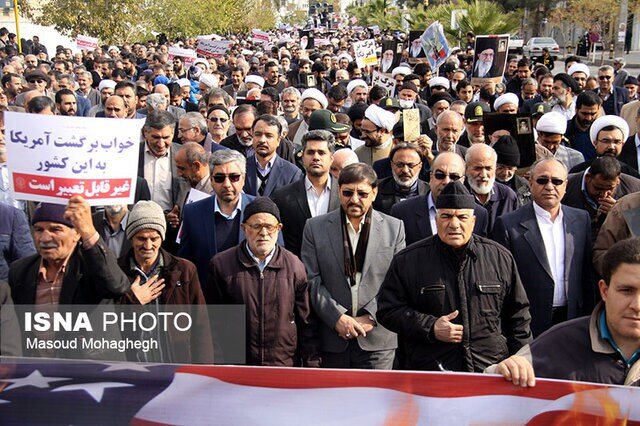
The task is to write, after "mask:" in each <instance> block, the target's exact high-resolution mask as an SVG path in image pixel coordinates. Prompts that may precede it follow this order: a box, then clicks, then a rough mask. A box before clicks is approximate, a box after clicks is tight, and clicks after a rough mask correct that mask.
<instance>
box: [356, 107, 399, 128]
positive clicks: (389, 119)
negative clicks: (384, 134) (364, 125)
mask: <svg viewBox="0 0 640 426" xmlns="http://www.w3.org/2000/svg"><path fill="white" fill-rule="evenodd" d="M364 118H366V119H367V120H369V121H371V122H372V123H373V124H375V125H376V126H378V127H382V128H383V129H387V131H389V132H390V131H392V130H393V126H394V125H395V124H396V121H397V120H396V115H395V114H394V113H392V112H391V111H386V110H384V109H382V108H380V107H379V106H377V105H369V107H368V108H367V109H366V110H365V111H364Z"/></svg>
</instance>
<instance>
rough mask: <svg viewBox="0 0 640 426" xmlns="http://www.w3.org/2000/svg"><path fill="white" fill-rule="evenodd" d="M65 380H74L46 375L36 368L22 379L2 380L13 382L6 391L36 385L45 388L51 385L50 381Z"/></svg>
mask: <svg viewBox="0 0 640 426" xmlns="http://www.w3.org/2000/svg"><path fill="white" fill-rule="evenodd" d="M63 380H72V379H69V378H66V377H45V376H43V375H42V374H40V372H39V371H38V370H35V371H34V372H33V373H31V374H29V375H28V376H27V377H23V378H21V379H10V380H2V381H3V382H9V383H12V384H11V385H9V386H7V388H6V389H5V391H8V390H11V389H17V388H21V387H24V386H34V387H36V388H39V389H45V388H48V387H50V386H49V383H53V382H60V381H63Z"/></svg>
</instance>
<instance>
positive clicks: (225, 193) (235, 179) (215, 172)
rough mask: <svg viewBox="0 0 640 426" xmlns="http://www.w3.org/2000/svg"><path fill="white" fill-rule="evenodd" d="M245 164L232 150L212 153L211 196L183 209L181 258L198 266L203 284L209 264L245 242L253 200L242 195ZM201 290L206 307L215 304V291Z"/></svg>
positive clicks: (210, 162) (210, 167) (238, 154)
mask: <svg viewBox="0 0 640 426" xmlns="http://www.w3.org/2000/svg"><path fill="white" fill-rule="evenodd" d="M246 164H247V162H246V159H245V157H244V156H243V155H242V154H240V153H239V152H238V151H234V150H232V149H225V150H221V151H216V152H214V153H212V154H211V155H210V156H209V170H210V176H211V187H212V189H213V194H212V196H211V197H209V198H205V199H204V200H200V201H196V202H194V203H191V204H187V205H185V206H184V209H183V210H184V211H183V213H182V228H181V230H180V249H179V250H178V255H179V256H181V257H184V258H185V259H189V260H190V261H192V262H193V263H194V264H195V265H196V267H197V268H198V276H199V277H200V280H201V282H203V283H206V282H207V265H208V264H209V260H210V259H211V258H212V257H213V256H214V255H215V254H216V253H219V252H222V251H224V250H227V249H230V248H232V247H235V246H237V245H238V244H239V243H240V242H241V241H242V240H244V238H245V236H244V231H243V229H242V227H241V226H240V223H242V221H243V219H242V218H243V212H244V209H245V207H246V206H247V205H248V204H249V203H250V202H251V201H252V200H253V198H254V197H252V196H251V195H247V194H244V193H243V192H242V187H243V186H244V182H245V177H246V167H247V166H246ZM202 290H203V292H204V296H205V299H206V300H207V303H213V302H212V300H213V299H212V297H213V294H212V291H211V290H212V289H211V288H210V287H208V286H206V285H204V286H203V289H202Z"/></svg>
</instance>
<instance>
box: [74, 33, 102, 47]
mask: <svg viewBox="0 0 640 426" xmlns="http://www.w3.org/2000/svg"><path fill="white" fill-rule="evenodd" d="M76 47H77V48H78V49H79V50H93V49H97V48H98V38H97V37H89V36H85V35H80V34H78V36H77V37H76Z"/></svg>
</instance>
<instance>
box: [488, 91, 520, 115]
mask: <svg viewBox="0 0 640 426" xmlns="http://www.w3.org/2000/svg"><path fill="white" fill-rule="evenodd" d="M504 104H514V105H515V106H516V108H517V107H518V105H519V104H520V101H519V100H518V95H516V94H515V93H505V94H504V95H500V96H498V98H497V99H496V100H495V101H493V109H495V110H496V111H497V110H498V108H500V107H501V106H502V105H504Z"/></svg>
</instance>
